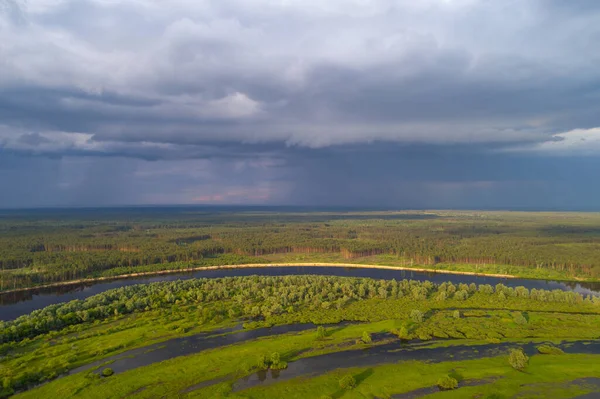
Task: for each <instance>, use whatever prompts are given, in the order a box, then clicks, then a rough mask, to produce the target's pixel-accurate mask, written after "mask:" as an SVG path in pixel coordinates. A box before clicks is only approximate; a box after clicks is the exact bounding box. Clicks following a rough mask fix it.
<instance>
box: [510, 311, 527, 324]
mask: <svg viewBox="0 0 600 399" xmlns="http://www.w3.org/2000/svg"><path fill="white" fill-rule="evenodd" d="M513 320H514V321H515V323H517V324H519V325H525V324H527V319H526V318H525V316H523V313H521V312H516V313H515V314H514V315H513Z"/></svg>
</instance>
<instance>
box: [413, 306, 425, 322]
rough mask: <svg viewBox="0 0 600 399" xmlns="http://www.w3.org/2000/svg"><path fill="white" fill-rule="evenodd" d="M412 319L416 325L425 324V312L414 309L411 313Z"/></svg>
mask: <svg viewBox="0 0 600 399" xmlns="http://www.w3.org/2000/svg"><path fill="white" fill-rule="evenodd" d="M410 318H411V319H412V321H414V322H415V323H422V322H423V312H421V311H420V310H417V309H413V310H411V311H410Z"/></svg>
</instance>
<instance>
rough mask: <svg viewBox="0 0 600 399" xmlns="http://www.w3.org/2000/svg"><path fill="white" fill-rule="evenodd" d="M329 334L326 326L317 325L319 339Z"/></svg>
mask: <svg viewBox="0 0 600 399" xmlns="http://www.w3.org/2000/svg"><path fill="white" fill-rule="evenodd" d="M326 336H327V331H325V327H323V326H319V327H317V339H323V338H325V337H326Z"/></svg>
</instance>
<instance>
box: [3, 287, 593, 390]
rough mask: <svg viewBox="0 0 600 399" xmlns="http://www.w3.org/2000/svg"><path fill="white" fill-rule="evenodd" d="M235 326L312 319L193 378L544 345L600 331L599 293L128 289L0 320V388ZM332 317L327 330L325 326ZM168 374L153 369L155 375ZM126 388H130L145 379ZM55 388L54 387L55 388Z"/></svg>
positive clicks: (218, 359) (216, 359)
mask: <svg viewBox="0 0 600 399" xmlns="http://www.w3.org/2000/svg"><path fill="white" fill-rule="evenodd" d="M457 311H458V317H457ZM341 322H350V323H354V324H350V325H346V324H340V323H341ZM240 323H244V326H245V327H246V328H247V329H252V328H257V327H264V326H272V325H282V324H292V323H313V324H315V326H314V328H313V329H312V330H310V331H305V332H302V333H298V334H285V335H281V336H275V337H269V338H265V339H260V340H256V341H253V342H252V343H248V344H243V345H235V346H232V347H228V348H230V349H227V350H225V348H223V349H222V350H221V349H219V350H214V352H215V354H214V356H213V355H211V356H213V357H212V358H211V359H212V360H210V362H209V363H207V365H206V367H207V368H205V369H203V368H200V369H198V372H201V371H202V370H204V371H203V372H204V373H205V374H202V375H203V377H202V378H206V379H207V380H208V379H213V378H225V377H227V376H230V375H231V374H232V373H233V374H235V375H241V376H243V375H248V374H251V373H253V372H255V371H256V370H257V369H261V367H260V364H259V363H261V361H262V363H261V364H262V369H265V368H268V369H271V370H281V369H285V368H286V367H287V366H288V364H289V363H290V362H293V361H295V360H297V359H299V358H303V357H309V356H319V355H323V354H325V353H330V352H335V351H341V350H351V349H355V348H365V347H370V346H373V345H375V346H376V345H380V344H382V343H386V342H391V341H392V342H393V341H394V340H395V341H398V342H399V343H401V342H409V341H410V342H412V341H414V340H418V341H419V342H432V343H436V342H437V343H438V344H444V343H445V345H448V346H449V347H450V346H452V345H455V344H456V342H468V344H469V345H478V344H498V343H501V342H509V341H510V342H518V341H519V340H527V341H530V340H532V339H536V340H540V343H543V342H541V341H544V342H546V346H547V347H549V345H548V344H547V341H552V342H556V341H562V340H574V339H598V338H600V330H598V328H597V326H598V325H600V299H598V298H597V297H589V296H583V295H581V294H578V293H574V292H564V291H558V290H557V291H544V290H535V289H532V290H528V289H526V288H523V287H518V288H514V289H513V288H509V287H506V286H504V285H501V284H499V285H497V286H494V287H492V286H490V285H475V284H471V285H466V284H452V283H442V284H433V283H431V282H429V281H425V282H419V281H410V280H402V281H394V280H392V281H384V280H373V279H365V278H345V277H323V276H286V277H258V276H250V277H234V278H220V279H198V280H186V281H175V282H161V283H153V284H147V285H136V286H129V287H123V288H119V289H115V290H111V291H107V292H104V293H102V294H99V295H96V296H93V297H90V298H88V299H86V300H80V301H72V302H69V303H65V304H59V305H52V306H49V307H47V308H44V309H41V310H38V311H35V312H32V313H31V314H30V315H27V316H23V317H20V318H18V319H16V320H14V321H11V322H1V323H0V342H2V344H1V345H0V354H1V355H2V361H1V363H0V364H1V366H0V380H1V381H3V386H4V388H3V389H4V392H5V394H8V393H10V392H14V391H19V390H22V389H26V388H28V387H31V386H33V385H35V384H37V383H40V382H45V381H48V380H52V379H53V378H55V377H57V376H59V375H60V374H61V373H64V372H67V371H68V370H72V369H73V368H75V367H78V366H81V365H84V364H89V363H91V362H95V361H99V360H101V359H105V358H106V357H108V356H110V355H114V354H116V353H120V352H123V351H126V350H129V349H132V348H138V347H144V346H147V345H150V344H155V343H160V342H161V341H165V340H168V339H172V338H175V337H181V336H189V335H194V334H198V333H199V332H202V331H209V330H214V329H216V328H223V327H230V326H233V325H236V324H240ZM329 324H334V325H335V326H329V327H327V325H329ZM317 325H320V327H317ZM230 333H231V334H235V332H230ZM436 340H437V341H436ZM244 345H248V346H247V348H253V349H252V350H250V349H248V351H243V350H241V349H240V348H241V347H242V346H244ZM546 346H545V347H544V349H538V350H539V351H540V353H547V354H544V355H543V356H548V357H551V356H554V354H555V353H557V352H556V351H554V350H546V349H545V348H546ZM244 347H246V346H244ZM541 347H542V346H540V348H541ZM236 348H237V349H236ZM227 351H230V352H231V355H227V353H230V352H227ZM203 353H204V352H203ZM207 353H208V352H207ZM211 353H212V352H211ZM205 355H206V353H205V354H204V355H203V357H202V359H204V360H205ZM206 356H208V355H206ZM540 356H541V355H540ZM177 359H179V360H177ZM177 359H173V360H169V361H168V362H174V363H173V367H176V368H177V370H182V371H183V370H189V369H190V368H195V367H199V366H198V364H196V363H195V362H197V360H190V361H192V362H193V364H192V365H184V364H182V363H181V361H182V359H183V358H177ZM228 359H229V360H228ZM257 359H259V360H261V361H259V360H257ZM204 360H202V361H204ZM228 362H229V363H228ZM507 365H508V363H507ZM109 367H110V366H109ZM149 367H151V366H149ZM157 367H158V366H157ZM161 367H162V366H161ZM203 367H204V366H203ZM103 368H105V367H103ZM159 368H160V367H159ZM144 369H146V368H144ZM216 370H218V372H216ZM172 372H173V371H172V370H169V371H165V370H162V371H161V372H160V373H159V374H161V375H162V373H165V374H167V375H170V374H171V373H172ZM80 374H81V375H84V374H85V375H88V376H89V377H85V378H84V377H81V375H80ZM80 374H77V375H78V376H79V377H77V378H83V380H78V381H79V382H77V383H76V384H74V385H72V386H70V388H68V389H67V388H66V387H65V388H64V389H65V390H66V391H68V390H69V389H79V388H81V385H80V383H81V384H84V385H85V386H90V387H95V386H96V385H97V384H100V385H102V386H107V385H106V384H109V382H108V380H111V381H113V380H114V381H116V382H115V383H114V384H117V385H119V384H121V383H122V378H123V375H124V374H126V373H123V374H121V373H115V374H114V375H111V376H110V379H106V380H104V379H102V380H98V381H96V380H95V378H96V377H94V375H96V374H94V373H92V374H93V375H89V373H83V374H82V373H80ZM175 374H176V375H177V372H176V373H175ZM446 374H448V373H446ZM136 375H137V374H136ZM194 375H195V374H194ZM74 377H76V376H72V377H64V378H60V379H58V380H56V381H55V382H52V383H50V384H48V385H47V386H55V387H58V386H63V385H64V384H66V383H67V382H68V381H71V379H72V378H74ZM90 378H91V379H90ZM154 378H156V375H154V374H152V373H150V374H148V378H147V379H145V378H141V379H139V380H138V381H137V382H136V383H135V384H139V383H143V382H144V381H145V382H146V383H147V384H151V383H150V382H149V381H150V380H151V379H154ZM161 378H162V377H161ZM169 378H170V377H169ZM190 378H192V377H191V376H190ZM194 378H196V377H194ZM198 378H199V377H198ZM169 381H170V380H169ZM185 381H188V380H185ZM201 381H204V380H203V379H202V380H200V381H198V380H197V381H195V383H198V382H201ZM436 381H437V380H436ZM55 384H56V385H55ZM110 384H113V383H112V382H111V383H110ZM135 384H134V385H135ZM165 384H167V386H169V384H171V383H170V382H165ZM190 385H191V384H190ZM433 385H435V381H434V383H433ZM111 386H112V385H111ZM135 386H136V388H133V386H131V388H132V389H133V390H135V389H140V388H142V387H144V386H145V385H142V386H138V385H135ZM77 387H79V388H77ZM129 388H130V386H129V385H127V388H123V389H121V388H118V389H117V388H115V389H116V390H115V391H114V392H112V391H110V390H108V391H106V390H105V391H103V392H104V393H105V394H107V395H108V396H105V397H113V396H114V397H122V396H118V395H119V394H121V393H123V394H124V393H125V391H126V390H128V389H129ZM40 389H46V388H40ZM61 389H63V388H61ZM94 389H95V388H94ZM107 389H108V388H107ZM111 389H112V388H111ZM144 389H145V390H147V391H148V392H147V393H149V392H153V394H152V395H157V396H161V394H159V392H157V391H156V392H155V391H153V390H150V389H149V388H147V387H146V388H144ZM178 389H179V388H178ZM35 391H37V390H35ZM66 391H65V392H66ZM32 392H33V391H32ZM44 392H46V391H44ZM55 392H63V391H62V390H59V389H58V388H57V390H56V391H55ZM69 392H71V391H69ZM99 392H100V391H99ZM111 392H112V393H111ZM128 392H129V393H131V391H128ZM108 393H110V394H108ZM40 395H41V394H40ZM38 397H53V396H38ZM54 397H57V396H54ZM64 397H69V396H68V395H67V396H64ZM90 397H92V396H90ZM273 397H277V396H273Z"/></svg>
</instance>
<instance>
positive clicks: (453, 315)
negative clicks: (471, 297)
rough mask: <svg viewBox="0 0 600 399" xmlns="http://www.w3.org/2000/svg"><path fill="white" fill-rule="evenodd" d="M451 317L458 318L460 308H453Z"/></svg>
mask: <svg viewBox="0 0 600 399" xmlns="http://www.w3.org/2000/svg"><path fill="white" fill-rule="evenodd" d="M452 317H454V318H455V319H460V310H455V311H454V312H453V313H452Z"/></svg>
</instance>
